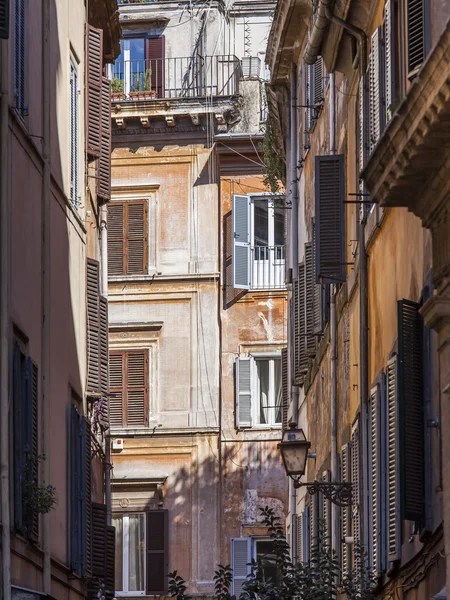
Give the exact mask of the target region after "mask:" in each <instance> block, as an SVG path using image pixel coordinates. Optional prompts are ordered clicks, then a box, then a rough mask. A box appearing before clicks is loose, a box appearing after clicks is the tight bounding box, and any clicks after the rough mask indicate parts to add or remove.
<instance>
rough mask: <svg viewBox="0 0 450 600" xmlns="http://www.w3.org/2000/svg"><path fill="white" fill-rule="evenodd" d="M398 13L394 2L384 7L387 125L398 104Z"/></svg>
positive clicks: (389, 1) (388, 1)
mask: <svg viewBox="0 0 450 600" xmlns="http://www.w3.org/2000/svg"><path fill="white" fill-rule="evenodd" d="M396 42H397V36H396V13H395V4H394V0H386V4H385V5H384V89H385V98H386V123H389V121H390V120H391V117H392V115H393V114H394V110H395V104H396V101H397V100H396V77H395V73H396V60H397V53H396Z"/></svg>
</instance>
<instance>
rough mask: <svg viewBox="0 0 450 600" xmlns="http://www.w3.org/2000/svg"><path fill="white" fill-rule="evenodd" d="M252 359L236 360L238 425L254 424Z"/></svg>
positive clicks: (249, 425)
mask: <svg viewBox="0 0 450 600" xmlns="http://www.w3.org/2000/svg"><path fill="white" fill-rule="evenodd" d="M252 362H253V361H252V359H251V358H248V357H241V358H238V359H237V361H236V427H251V425H252Z"/></svg>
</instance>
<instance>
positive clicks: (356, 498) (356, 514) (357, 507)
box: [351, 419, 361, 544]
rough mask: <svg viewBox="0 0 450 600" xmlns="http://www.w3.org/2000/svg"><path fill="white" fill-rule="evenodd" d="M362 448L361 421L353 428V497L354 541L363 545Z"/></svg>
mask: <svg viewBox="0 0 450 600" xmlns="http://www.w3.org/2000/svg"><path fill="white" fill-rule="evenodd" d="M359 457H360V448H359V419H358V420H357V421H356V422H355V423H354V425H353V428H352V464H351V473H352V495H353V504H352V509H353V514H352V517H353V541H354V543H355V544H359V543H361V494H360V479H359V473H360V458H359Z"/></svg>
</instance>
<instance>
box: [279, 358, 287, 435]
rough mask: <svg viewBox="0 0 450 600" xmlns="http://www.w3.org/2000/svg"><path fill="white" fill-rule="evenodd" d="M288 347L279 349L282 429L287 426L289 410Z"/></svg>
mask: <svg viewBox="0 0 450 600" xmlns="http://www.w3.org/2000/svg"><path fill="white" fill-rule="evenodd" d="M288 358H289V355H288V349H287V348H283V349H282V350H281V385H282V392H283V421H282V422H283V430H285V429H287V428H288V410H289V373H288Z"/></svg>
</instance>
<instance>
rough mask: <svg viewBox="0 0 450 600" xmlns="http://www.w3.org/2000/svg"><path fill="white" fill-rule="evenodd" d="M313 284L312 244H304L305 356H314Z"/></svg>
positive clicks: (314, 285)
mask: <svg viewBox="0 0 450 600" xmlns="http://www.w3.org/2000/svg"><path fill="white" fill-rule="evenodd" d="M315 287H316V284H315V282H314V268H313V250H312V244H311V243H308V244H305V320H306V324H305V331H306V354H307V356H314V355H315V353H316V337H315V335H314V291H315Z"/></svg>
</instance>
